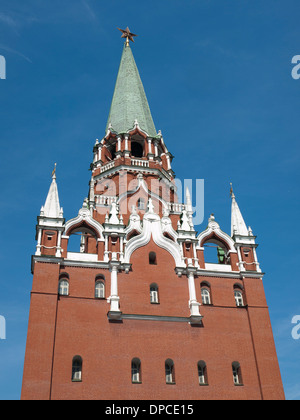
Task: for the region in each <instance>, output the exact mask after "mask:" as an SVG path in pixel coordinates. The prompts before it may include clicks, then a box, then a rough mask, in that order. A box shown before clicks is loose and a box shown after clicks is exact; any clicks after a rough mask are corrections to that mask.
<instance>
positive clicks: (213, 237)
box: [197, 215, 237, 253]
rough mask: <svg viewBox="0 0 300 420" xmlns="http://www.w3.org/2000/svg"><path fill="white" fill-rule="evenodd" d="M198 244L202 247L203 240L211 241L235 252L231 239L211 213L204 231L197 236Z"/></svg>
mask: <svg viewBox="0 0 300 420" xmlns="http://www.w3.org/2000/svg"><path fill="white" fill-rule="evenodd" d="M197 239H198V246H199V247H200V248H202V247H203V245H204V243H205V242H208V241H209V242H213V243H216V244H217V245H223V246H225V247H226V248H227V251H228V252H232V253H237V250H236V248H235V246H234V241H233V239H232V238H231V237H230V236H229V235H227V233H225V232H223V231H222V230H221V229H220V226H219V224H218V223H217V222H216V221H215V218H214V216H213V215H211V216H210V218H209V223H208V227H207V229H206V230H205V231H203V232H201V233H200V235H199V236H198V238H197Z"/></svg>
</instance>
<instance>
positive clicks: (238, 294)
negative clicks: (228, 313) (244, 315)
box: [234, 288, 244, 307]
mask: <svg viewBox="0 0 300 420" xmlns="http://www.w3.org/2000/svg"><path fill="white" fill-rule="evenodd" d="M234 298H235V304H236V306H238V307H239V306H244V298H243V292H242V291H241V290H240V289H238V288H235V289H234Z"/></svg>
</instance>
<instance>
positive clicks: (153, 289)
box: [150, 283, 159, 303]
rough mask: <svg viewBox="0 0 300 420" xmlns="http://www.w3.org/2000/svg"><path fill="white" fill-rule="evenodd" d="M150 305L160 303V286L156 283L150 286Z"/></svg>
mask: <svg viewBox="0 0 300 420" xmlns="http://www.w3.org/2000/svg"><path fill="white" fill-rule="evenodd" d="M150 303H159V300H158V286H157V284H155V283H152V284H151V286H150Z"/></svg>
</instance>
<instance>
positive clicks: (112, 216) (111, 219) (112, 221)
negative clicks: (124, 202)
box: [109, 202, 120, 225]
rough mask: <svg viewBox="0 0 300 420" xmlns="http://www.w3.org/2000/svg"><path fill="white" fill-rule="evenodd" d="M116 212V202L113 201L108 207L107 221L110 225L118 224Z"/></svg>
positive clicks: (117, 211) (117, 212)
mask: <svg viewBox="0 0 300 420" xmlns="http://www.w3.org/2000/svg"><path fill="white" fill-rule="evenodd" d="M118 214H119V210H118V206H117V203H115V202H113V203H112V204H111V209H110V213H109V216H110V217H109V223H110V224H112V225H119V224H120V220H119V218H118Z"/></svg>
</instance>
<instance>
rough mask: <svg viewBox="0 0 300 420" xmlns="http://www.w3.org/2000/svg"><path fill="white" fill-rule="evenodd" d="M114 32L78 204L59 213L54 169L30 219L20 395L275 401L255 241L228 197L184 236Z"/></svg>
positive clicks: (170, 179) (187, 214)
mask: <svg viewBox="0 0 300 420" xmlns="http://www.w3.org/2000/svg"><path fill="white" fill-rule="evenodd" d="M125 36H126V37H127V40H126V43H125V45H124V49H123V53H122V59H121V64H120V69H119V73H118V77H117V82H116V88H115V92H114V95H113V100H112V105H111V110H110V114H109V118H108V123H107V128H106V134H105V137H104V138H103V139H102V140H101V141H98V140H97V141H96V144H95V146H94V150H93V153H94V159H93V163H92V165H91V170H92V177H91V182H90V189H89V194H88V198H86V199H85V200H84V203H83V206H82V208H81V209H80V210H79V213H78V216H77V217H75V218H74V219H71V220H69V221H66V220H65V219H64V217H63V210H62V209H61V207H60V204H59V198H58V190H57V184H56V172H55V171H54V173H53V179H52V184H51V187H50V190H49V194H48V197H47V200H46V203H45V205H44V206H43V207H42V209H41V213H40V216H39V217H38V225H37V250H36V254H35V255H34V256H33V258H32V273H33V286H32V292H31V305H30V317H29V327H28V337H27V347H26V355H25V364H24V375H23V387H22V399H23V400H27V399H44V400H48V399H53V400H58V399H64V400H66V399H98V400H99V399H100V400H120V399H123V400H143V399H148V400H149V399H167V400H176V399H181V400H202V399H284V392H283V387H282V382H281V377H280V371H279V366H278V361H277V356H276V351H275V346H274V340H273V334H272V329H271V324H270V318H269V313H268V307H267V303H266V299H265V294H264V289H263V283H262V277H263V273H262V272H261V269H260V266H259V263H258V260H257V256H256V247H257V245H256V242H255V239H256V237H255V236H253V234H252V231H251V229H250V228H249V229H247V227H246V225H245V222H244V220H243V217H242V214H241V212H240V210H239V207H238V205H237V202H236V199H235V196H234V194H233V192H232V191H231V196H232V232H231V236H229V235H228V234H226V233H224V232H223V231H222V230H221V228H220V226H219V224H218V223H217V222H216V220H215V218H214V216H213V215H211V217H210V218H209V221H208V226H207V228H206V229H205V230H204V231H203V232H201V233H200V234H197V232H196V231H195V229H194V225H193V212H194V209H193V207H192V201H191V197H190V194H189V192H188V191H186V199H185V203H184V204H182V203H180V202H178V197H177V192H176V184H175V180H174V178H175V176H174V172H173V171H172V168H171V163H172V155H171V153H170V152H169V151H168V149H167V147H166V144H165V142H164V139H163V137H162V135H161V132H158V133H157V132H156V129H155V126H154V123H153V120H152V116H151V112H150V109H149V105H148V102H147V99H146V95H145V92H144V88H143V85H142V82H141V80H140V76H139V73H138V70H137V67H136V64H135V61H134V58H133V55H132V51H131V48H130V46H129V39H130V38H131V36H132V34H130V33H129V32H126V31H125ZM74 238H78V240H79V243H78V245H77V250H75V251H77V252H74V249H71V243H72V240H73V239H74ZM208 244H210V246H212V247H215V250H216V255H217V263H216V262H213V263H210V262H209V261H207V258H206V251H207V246H208Z"/></svg>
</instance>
